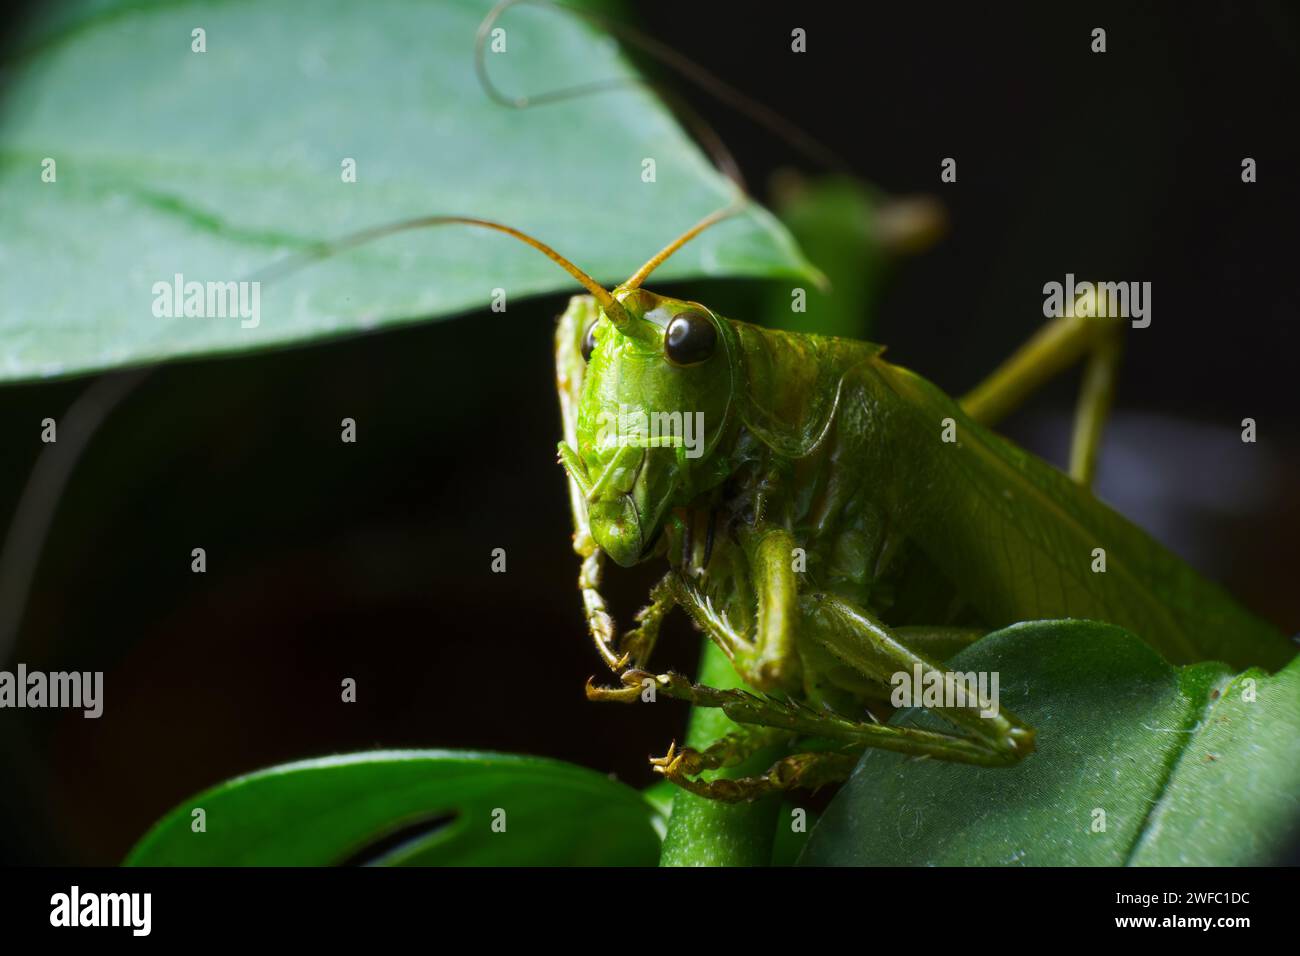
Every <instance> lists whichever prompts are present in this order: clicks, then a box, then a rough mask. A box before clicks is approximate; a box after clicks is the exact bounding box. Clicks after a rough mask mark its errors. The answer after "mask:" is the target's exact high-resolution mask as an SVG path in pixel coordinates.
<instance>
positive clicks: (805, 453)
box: [555, 215, 1293, 800]
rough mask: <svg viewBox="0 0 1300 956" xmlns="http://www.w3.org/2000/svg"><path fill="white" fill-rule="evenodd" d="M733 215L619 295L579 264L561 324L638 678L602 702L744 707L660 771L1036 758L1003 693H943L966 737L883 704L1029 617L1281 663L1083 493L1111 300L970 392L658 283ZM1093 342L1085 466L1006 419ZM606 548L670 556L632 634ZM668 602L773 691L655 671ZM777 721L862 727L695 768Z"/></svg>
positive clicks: (586, 561)
mask: <svg viewBox="0 0 1300 956" xmlns="http://www.w3.org/2000/svg"><path fill="white" fill-rule="evenodd" d="M720 218H722V216H721V215H715V216H713V217H710V218H709V219H706V220H705V221H704V222H703V223H701V224H700V225H697V226H696V227H694V228H693V229H692V230H690V231H688V232H687V233H686V234H685V235H684V236H683V237H681V238H679V239H678V240H676V241H675V242H674V243H672V244H671V245H669V246H668V247H667V248H666V249H665V250H664V251H663V252H661V253H659V254H658V255H657V256H655V257H654V258H653V259H651V260H650V262H648V263H647V264H646V265H645V266H643V267H642V268H641V269H640V270H638V271H637V273H636V274H634V275H633V276H632V277H631V278H630V279H629V280H628V281H627V282H625V283H623V284H622V285H620V286H618V287H616V288H615V289H614V290H613V291H612V292H608V293H607V292H605V291H604V290H600V291H599V292H598V291H596V289H592V288H591V287H592V286H593V285H594V283H593V282H590V280H587V281H586V282H584V284H585V285H588V288H589V289H590V290H591V291H592V295H591V296H580V297H576V298H574V299H573V300H572V301H571V302H570V304H569V308H568V309H567V310H566V312H565V313H564V315H563V316H562V317H561V319H560V323H559V327H558V329H557V332H556V339H555V343H556V374H557V385H558V389H559V395H560V408H561V413H562V418H563V422H564V440H563V441H562V442H561V443H560V446H559V447H560V458H561V461H562V462H563V464H564V467H565V469H566V471H567V472H568V476H569V479H570V499H571V505H572V510H573V518H574V528H575V534H574V548H575V550H576V551H577V553H578V554H579V555H580V556H581V557H582V559H583V562H582V570H581V575H580V579H579V587H580V589H581V591H582V595H583V600H584V604H585V607H586V617H587V623H588V627H589V630H590V632H591V635H592V637H593V638H594V640H595V643H596V647H597V649H598V651H599V652H600V654H601V656H602V658H603V659H604V660H605V662H606V663H607V664H608V665H609V666H610V667H611V668H612V669H613V670H614V671H615V672H617V673H619V674H620V675H621V679H622V680H621V682H622V685H623V686H621V687H618V688H600V687H595V686H592V685H591V684H589V685H588V696H589V697H591V698H592V699H594V700H619V701H633V700H636V699H638V698H639V697H641V696H642V694H643V692H644V691H645V690H646V689H647V688H649V687H650V686H653V687H654V688H655V690H656V691H657V692H659V693H664V694H667V695H669V696H671V697H675V698H679V699H682V700H686V701H689V702H691V703H692V704H694V705H696V706H704V707H720V708H722V710H723V711H724V712H725V713H726V714H727V715H728V716H729V717H730V718H731V719H732V720H734V721H735V722H737V723H739V724H742V725H744V728H742V731H741V732H739V733H737V734H733V735H731V736H729V737H727V738H724V739H723V740H722V741H719V742H718V743H717V744H715V745H714V746H712V747H710V748H708V750H706V751H704V752H698V751H694V750H689V749H686V750H677V749H676V748H675V747H674V748H670V750H669V753H668V755H667V756H666V757H664V758H660V759H658V760H656V761H653V763H654V764H655V767H656V769H657V770H658V771H659V772H661V773H662V774H664V775H665V776H666V777H668V778H669V779H671V780H673V781H674V782H675V783H678V784H680V785H682V786H684V787H686V788H687V789H690V790H692V791H694V792H696V793H700V794H702V795H705V796H709V797H716V798H721V799H727V800H736V799H750V798H754V797H756V796H759V795H762V794H763V793H766V792H769V791H772V790H780V789H788V788H793V787H801V786H817V785H820V784H822V783H826V782H830V781H834V780H838V779H842V778H843V777H844V776H846V774H847V773H848V771H849V770H851V769H852V766H853V765H854V763H855V762H856V758H857V756H858V754H859V753H860V751H861V750H862V749H863V748H865V747H879V748H883V749H887V750H894V751H899V752H902V753H907V754H914V755H923V756H930V757H935V758H939V759H944V760H952V761H959V762H964V763H971V764H977V765H982V766H1005V765H1009V764H1013V763H1016V762H1017V761H1019V760H1021V759H1022V758H1024V757H1025V756H1026V755H1028V754H1029V753H1030V752H1031V751H1032V750H1033V749H1034V731H1033V730H1032V728H1030V727H1028V726H1027V725H1026V724H1025V723H1024V722H1023V721H1021V720H1020V719H1019V718H1018V717H1016V716H1015V715H1014V714H1012V713H1009V712H1008V711H1006V710H1002V711H1001V712H1000V713H998V714H996V715H995V716H991V717H989V716H981V711H985V712H987V710H988V708H987V701H984V700H974V701H972V702H970V703H969V705H968V706H965V707H958V708H947V709H944V710H943V711H942V716H943V717H945V718H946V719H947V720H948V721H949V722H951V723H952V724H953V725H954V727H955V729H956V731H957V732H956V733H951V734H948V733H939V732H934V731H929V730H922V729H917V728H909V727H894V726H886V725H882V724H880V723H877V722H876V721H875V720H874V719H872V718H871V717H870V716H869V714H868V713H867V712H866V711H865V710H864V707H865V705H867V704H870V703H872V702H875V701H881V700H884V699H886V698H887V697H888V688H889V686H890V682H891V678H892V676H893V675H895V674H897V673H900V672H901V673H909V674H910V673H922V674H930V673H931V672H934V678H935V679H937V680H940V681H945V682H946V681H951V680H952V679H953V677H952V675H950V674H945V673H943V672H942V668H941V665H940V662H941V661H942V660H944V659H945V658H947V657H949V656H951V655H952V654H953V653H955V652H956V651H957V650H960V649H961V648H962V647H963V646H965V645H967V644H969V643H970V642H971V641H973V640H975V639H976V638H978V637H979V636H981V635H982V634H983V633H985V632H986V631H987V630H988V629H992V628H997V627H1001V626H1004V625H1007V624H1010V623H1013V622H1017V621H1023V620H1033V619H1043V618H1060V617H1085V618H1097V619H1103V620H1108V621H1111V622H1113V623H1116V624H1119V625H1121V626H1124V627H1126V628H1128V629H1129V630H1131V631H1133V632H1134V633H1136V634H1138V635H1140V636H1142V637H1143V638H1144V639H1145V640H1146V641H1147V642H1148V643H1150V644H1151V645H1152V646H1153V647H1154V648H1155V649H1156V650H1158V651H1159V652H1160V653H1161V654H1163V655H1164V656H1165V657H1166V658H1167V659H1168V660H1170V661H1171V662H1174V663H1186V662H1191V661H1197V660H1203V659H1206V658H1214V659H1220V660H1224V661H1227V662H1229V663H1231V664H1233V665H1235V666H1245V665H1248V664H1258V665H1263V666H1265V667H1269V668H1275V667H1278V666H1280V665H1281V664H1283V663H1284V662H1285V661H1286V660H1287V659H1288V658H1289V657H1290V655H1291V654H1292V652H1293V650H1292V648H1291V646H1290V643H1289V642H1288V641H1287V640H1286V638H1285V637H1284V636H1283V635H1282V634H1280V633H1279V632H1278V631H1276V630H1275V629H1274V628H1272V627H1271V626H1270V625H1268V624H1266V623H1265V622H1263V621H1261V620H1259V619H1258V618H1256V617H1254V616H1253V615H1251V614H1250V613H1248V612H1247V611H1245V610H1244V609H1242V608H1241V607H1239V606H1238V605H1237V604H1236V603H1235V602H1234V601H1232V599H1230V598H1229V597H1228V596H1227V595H1226V594H1224V593H1223V592H1222V591H1220V590H1219V589H1218V588H1216V587H1215V586H1213V585H1212V584H1210V583H1209V582H1207V581H1205V580H1203V579H1201V578H1200V577H1199V576H1198V575H1197V574H1196V573H1195V572H1194V571H1193V570H1192V569H1191V568H1189V567H1188V566H1187V565H1185V564H1184V563H1183V562H1182V561H1180V560H1179V559H1177V558H1176V557H1174V556H1173V555H1172V554H1171V553H1169V552H1168V551H1167V550H1165V549H1164V548H1163V547H1161V546H1160V545H1159V544H1157V543H1156V542H1155V541H1154V540H1153V539H1152V538H1150V537H1149V536H1148V535H1146V534H1145V533H1144V532H1143V531H1141V530H1140V529H1139V528H1137V527H1136V526H1135V525H1133V524H1131V523H1130V522H1128V521H1127V520H1125V519H1124V518H1123V517H1121V516H1120V515H1118V514H1116V513H1115V512H1114V511H1112V510H1111V509H1109V508H1108V507H1106V506H1105V505H1104V504H1102V503H1101V502H1099V501H1098V500H1097V499H1096V498H1094V497H1093V496H1092V494H1091V493H1090V492H1089V491H1088V489H1087V484H1088V483H1089V481H1090V478H1091V473H1092V471H1093V468H1094V467H1095V453H1096V448H1097V445H1098V443H1099V440H1100V425H1101V420H1102V418H1103V417H1104V412H1105V409H1106V406H1107V404H1108V401H1109V394H1110V385H1111V383H1112V381H1113V371H1114V367H1115V364H1116V362H1117V360H1118V347H1117V341H1116V331H1117V330H1118V329H1119V326H1118V324H1117V323H1116V321H1115V320H1114V319H1106V318H1101V319H1088V318H1078V317H1069V318H1062V319H1058V320H1055V321H1053V322H1052V323H1051V324H1049V325H1048V326H1046V327H1045V328H1044V330H1043V331H1042V332H1040V333H1039V335H1037V336H1036V337H1035V338H1034V339H1033V340H1031V341H1030V342H1029V343H1028V344H1027V345H1026V346H1025V347H1024V348H1022V349H1021V350H1020V351H1019V352H1018V353H1017V354H1016V355H1015V356H1013V357H1012V359H1011V360H1009V361H1008V362H1007V363H1006V364H1004V365H1003V366H1002V367H1001V368H1000V369H999V370H998V371H996V372H995V373H994V374H993V375H992V376H991V377H990V378H989V379H988V380H987V381H986V382H985V383H984V384H982V385H981V386H980V387H978V388H977V389H976V390H975V391H974V392H972V393H971V394H970V395H969V396H967V397H966V398H965V399H964V400H963V401H961V402H956V401H954V400H953V399H952V398H950V397H948V396H947V395H946V394H944V393H943V392H942V391H941V390H940V389H938V388H937V387H936V386H934V385H932V384H931V383H929V382H927V381H926V380H925V379H923V378H921V377H920V376H918V375H916V374H914V373H912V372H910V371H908V370H907V369H904V368H901V367H899V366H897V365H893V364H891V363H889V362H887V361H885V360H884V358H883V357H882V352H883V348H882V347H881V346H879V345H874V344H871V343H868V342H861V341H855V340H850V339H843V338H828V337H822V336H817V335H803V334H796V333H790V332H783V331H775V330H771V329H765V328H760V327H758V326H755V325H751V324H748V323H745V322H740V321H736V320H733V319H728V318H724V317H722V316H719V315H717V314H716V313H715V312H713V311H712V310H710V309H709V308H708V307H707V306H704V305H702V304H700V303H697V302H689V301H685V300H681V299H675V298H668V297H665V296H659V295H655V294H653V293H651V292H649V291H647V290H645V289H643V288H641V284H642V282H643V281H644V280H645V278H646V277H647V276H648V275H649V273H650V272H651V271H652V270H653V269H654V268H655V267H656V266H657V265H659V264H660V263H661V262H662V261H664V259H666V258H667V257H668V256H669V255H671V254H672V253H673V252H674V251H676V249H677V248H679V247H680V246H681V245H682V244H683V243H684V242H685V241H688V240H689V239H690V238H691V237H693V236H694V235H696V234H697V233H698V232H699V231H701V230H702V229H703V228H705V227H707V226H708V225H711V224H712V223H713V222H716V221H717V220H718V219H720ZM583 278H584V279H586V277H585V276H584V277H583ZM1085 356H1086V357H1087V358H1088V366H1087V368H1086V371H1085V381H1084V387H1083V392H1082V395H1081V399H1080V408H1079V415H1078V417H1077V419H1076V430H1075V442H1074V448H1073V452H1072V464H1071V470H1072V472H1073V473H1074V477H1073V478H1071V477H1067V476H1066V475H1065V474H1063V473H1062V472H1060V471H1058V470H1057V469H1056V468H1054V467H1052V466H1051V465H1049V464H1047V463H1046V462H1044V461H1042V460H1041V459H1039V458H1036V457H1034V456H1033V455H1031V454H1029V453H1027V452H1025V451H1023V450H1021V449H1019V448H1017V447H1016V446H1014V445H1013V444H1011V443H1010V442H1009V441H1007V440H1006V439H1003V438H1001V437H999V436H998V435H996V434H994V433H993V432H992V431H990V430H989V428H988V427H987V426H989V425H990V424H992V423H993V422H995V421H996V420H998V419H999V418H1001V417H1002V416H1003V415H1005V414H1006V413H1008V412H1009V411H1010V410H1011V409H1012V408H1014V407H1015V406H1016V405H1017V404H1018V403H1019V402H1021V401H1022V400H1023V399H1024V398H1025V397H1026V396H1027V395H1028V394H1029V393H1030V392H1031V391H1032V390H1033V389H1034V388H1036V387H1037V386H1038V385H1040V384H1041V383H1042V382H1044V381H1045V380H1046V379H1047V378H1049V377H1050V376H1051V375H1053V374H1055V372H1057V371H1059V370H1060V369H1062V368H1064V367H1066V366H1067V365H1069V364H1071V363H1073V362H1074V361H1077V360H1079V359H1081V358H1084V357H1085ZM628 409H632V410H634V411H637V412H640V413H641V414H642V415H643V416H644V418H643V419H638V420H650V419H651V417H652V416H653V415H654V414H655V413H656V412H659V413H661V414H662V413H666V412H670V411H673V410H680V411H682V412H683V413H687V412H702V413H703V417H704V421H705V422H706V423H707V425H706V429H705V431H704V434H703V436H702V437H701V445H702V453H701V454H699V456H698V457H695V458H691V457H689V456H688V455H687V454H686V453H685V450H684V448H683V446H682V443H680V442H678V443H665V442H656V441H653V440H651V441H638V440H632V441H628V440H625V439H626V437H627V436H625V435H624V436H620V435H611V434H610V433H609V429H608V428H607V427H602V426H604V425H606V424H607V423H608V421H609V420H610V418H611V416H612V415H613V414H614V413H615V412H616V411H619V412H622V413H623V418H624V420H626V419H628V418H629V417H630V416H629V415H628ZM945 431H946V432H947V436H948V437H949V438H954V437H955V439H956V440H955V441H944V440H943V439H944V433H945ZM1098 548H1101V549H1103V550H1104V552H1105V565H1104V567H1105V571H1104V573H1097V572H1096V571H1095V570H1094V567H1095V558H1096V555H1097V553H1098V552H1096V551H1095V549H1098ZM606 555H608V556H609V557H610V558H611V559H613V560H614V561H615V563H617V564H619V565H621V566H624V567H628V566H631V565H634V564H637V563H640V562H642V561H647V560H651V559H664V558H666V559H667V560H668V564H669V570H668V573H667V574H666V575H665V576H664V577H663V578H662V579H661V580H660V581H659V582H658V583H657V584H656V585H655V587H654V588H653V590H652V592H651V595H650V598H651V600H650V603H649V605H648V606H647V607H645V608H644V609H643V610H642V611H641V612H640V613H639V615H638V626H637V627H636V628H635V629H633V630H631V631H629V632H628V633H626V634H625V635H623V636H622V638H621V639H616V637H615V628H614V624H613V622H612V620H611V618H610V616H609V614H608V612H607V611H606V608H605V603H604V601H603V599H602V598H601V595H600V591H599V587H600V582H601V576H602V566H603V561H604V557H605V556H606ZM673 607H681V608H683V609H684V610H685V611H686V613H687V614H688V615H689V616H690V617H691V619H692V620H693V621H694V623H695V625H696V626H697V627H698V628H699V629H700V630H702V631H703V632H704V633H705V634H706V635H707V636H708V637H709V638H710V639H711V640H712V641H714V642H715V643H716V644H717V645H718V647H719V648H721V650H722V651H723V652H724V653H725V654H726V655H727V657H728V658H730V660H731V661H732V663H733V665H734V666H735V668H736V670H737V672H738V673H739V675H740V676H741V677H742V678H743V679H744V681H745V682H746V683H747V684H749V685H750V686H751V687H753V688H755V689H757V690H760V691H765V692H768V695H769V696H765V697H759V696H755V695H752V694H749V693H746V692H744V691H739V690H716V689H713V688H709V687H703V686H696V685H692V684H691V683H690V682H689V681H687V680H685V679H684V678H682V677H681V676H679V675H677V674H673V673H666V674H653V673H650V672H648V671H647V670H646V669H645V668H646V666H647V663H648V659H649V657H650V653H651V651H652V649H653V647H654V644H655V640H656V637H657V635H658V632H659V628H660V623H661V621H662V620H663V618H664V615H665V614H667V613H668V611H669V610H671V609H672V608H673ZM972 624H974V625H975V626H971V625H972ZM962 625H965V626H962ZM917 668H919V671H917ZM771 695H780V696H779V697H777V696H771ZM855 714H856V715H862V717H861V718H855V717H854V716H853V715H855ZM781 736H784V737H786V738H790V737H795V736H806V737H815V738H823V739H829V740H832V741H838V742H841V743H842V744H844V745H845V746H844V747H842V748H832V749H829V750H826V749H823V750H820V751H816V752H809V753H801V754H795V755H793V756H790V757H786V758H784V759H782V760H780V761H779V762H778V763H776V764H775V765H774V766H773V767H772V768H771V769H770V770H769V771H768V772H767V773H766V774H764V775H762V776H760V777H755V778H746V779H741V780H726V779H716V780H711V781H706V780H701V779H699V778H698V776H697V775H698V774H700V773H701V772H702V771H706V770H711V769H717V768H720V767H724V766H733V765H735V764H738V763H740V762H741V761H743V760H744V759H745V758H746V757H747V756H748V755H749V754H751V753H753V752H754V751H755V750H757V749H758V748H760V747H763V746H767V745H770V744H771V743H772V741H773V739H774V738H779V737H781Z"/></svg>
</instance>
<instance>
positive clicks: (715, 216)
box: [618, 203, 742, 290]
mask: <svg viewBox="0 0 1300 956" xmlns="http://www.w3.org/2000/svg"><path fill="white" fill-rule="evenodd" d="M741 208H742V206H741V204H740V203H732V204H731V205H730V206H723V207H722V208H721V209H715V210H714V211H713V212H711V213H709V214H708V215H707V216H705V217H704V218H703V219H701V220H700V221H699V222H697V223H696V224H695V225H693V226H691V228H689V229H687V230H686V231H685V232H684V233H682V234H681V235H680V236H678V237H677V238H676V239H674V240H673V241H672V242H670V243H668V245H666V246H664V247H663V248H662V249H660V250H659V251H658V252H656V253H655V254H654V255H653V256H651V257H650V260H649V261H648V262H647V263H646V264H645V265H643V266H642V267H641V268H640V269H637V270H636V272H634V273H632V275H631V277H630V278H629V279H628V280H627V281H626V282H624V283H623V284H622V285H620V286H619V287H618V288H619V289H620V290H624V289H635V288H638V287H639V286H640V285H641V283H642V282H644V281H645V280H646V279H647V278H648V277H649V275H650V273H652V272H654V271H655V270H656V269H658V268H659V267H660V266H661V265H663V263H664V261H665V260H666V259H667V258H668V257H669V256H671V255H672V254H673V253H674V252H676V251H677V250H678V249H680V248H681V247H682V246H684V245H686V243H688V242H690V241H691V240H692V239H694V238H695V237H696V236H698V235H699V234H700V233H702V232H703V231H704V230H705V229H708V228H709V227H710V226H712V225H714V224H715V223H719V222H722V220H724V219H728V218H730V217H731V216H734V215H735V214H736V213H738V212H740V210H741Z"/></svg>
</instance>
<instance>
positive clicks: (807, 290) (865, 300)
mask: <svg viewBox="0 0 1300 956" xmlns="http://www.w3.org/2000/svg"><path fill="white" fill-rule="evenodd" d="M774 194H775V200H774V202H775V206H774V208H775V210H776V213H777V215H778V216H779V217H780V219H781V222H782V223H783V224H784V225H785V226H786V228H788V229H789V230H790V232H791V234H792V235H793V236H794V238H795V241H796V242H797V243H798V244H799V248H800V249H802V250H803V251H804V252H805V254H806V255H807V256H808V259H809V261H810V262H812V264H813V265H815V266H816V267H817V268H818V269H820V270H821V272H822V274H823V275H824V276H825V278H826V280H827V282H828V284H827V285H825V286H821V287H819V286H818V285H817V284H814V283H811V282H806V281H801V283H795V284H791V283H780V284H774V285H775V286H776V287H775V288H773V289H772V290H771V291H770V293H769V295H768V299H767V302H766V303H765V306H764V309H763V315H764V317H765V322H764V324H765V325H769V326H771V327H773V328H779V329H788V330H789V331H792V332H811V333H816V334H819V335H839V336H844V337H847V338H859V339H870V338H872V337H873V333H874V322H873V318H874V316H875V312H876V308H877V306H878V304H879V302H880V297H881V292H882V291H883V288H884V285H885V282H886V280H887V279H888V277H889V275H890V274H891V273H892V272H893V271H894V268H895V266H896V264H897V261H898V259H899V257H900V256H903V255H910V254H915V253H918V252H921V251H923V250H925V249H926V248H928V247H929V246H930V245H931V244H932V243H933V242H934V241H935V240H936V239H937V238H938V237H939V236H940V234H941V233H942V232H943V231H944V229H945V228H946V222H945V214H944V211H943V207H942V206H941V205H940V204H939V203H938V201H937V200H934V199H932V198H929V197H923V196H918V197H911V198H897V197H890V196H887V195H886V194H885V193H883V192H882V191H881V190H879V189H877V188H876V187H874V186H871V185H869V184H867V183H863V182H861V181H859V180H855V179H845V178H841V177H826V178H821V179H804V178H802V177H800V176H797V175H796V174H793V173H786V174H784V175H783V176H781V177H780V178H779V179H778V180H777V182H776V184H775V186H774ZM795 288H801V289H803V292H804V303H803V305H804V311H802V312H796V311H794V309H793V308H792V301H793V299H792V296H793V293H794V290H795Z"/></svg>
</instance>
